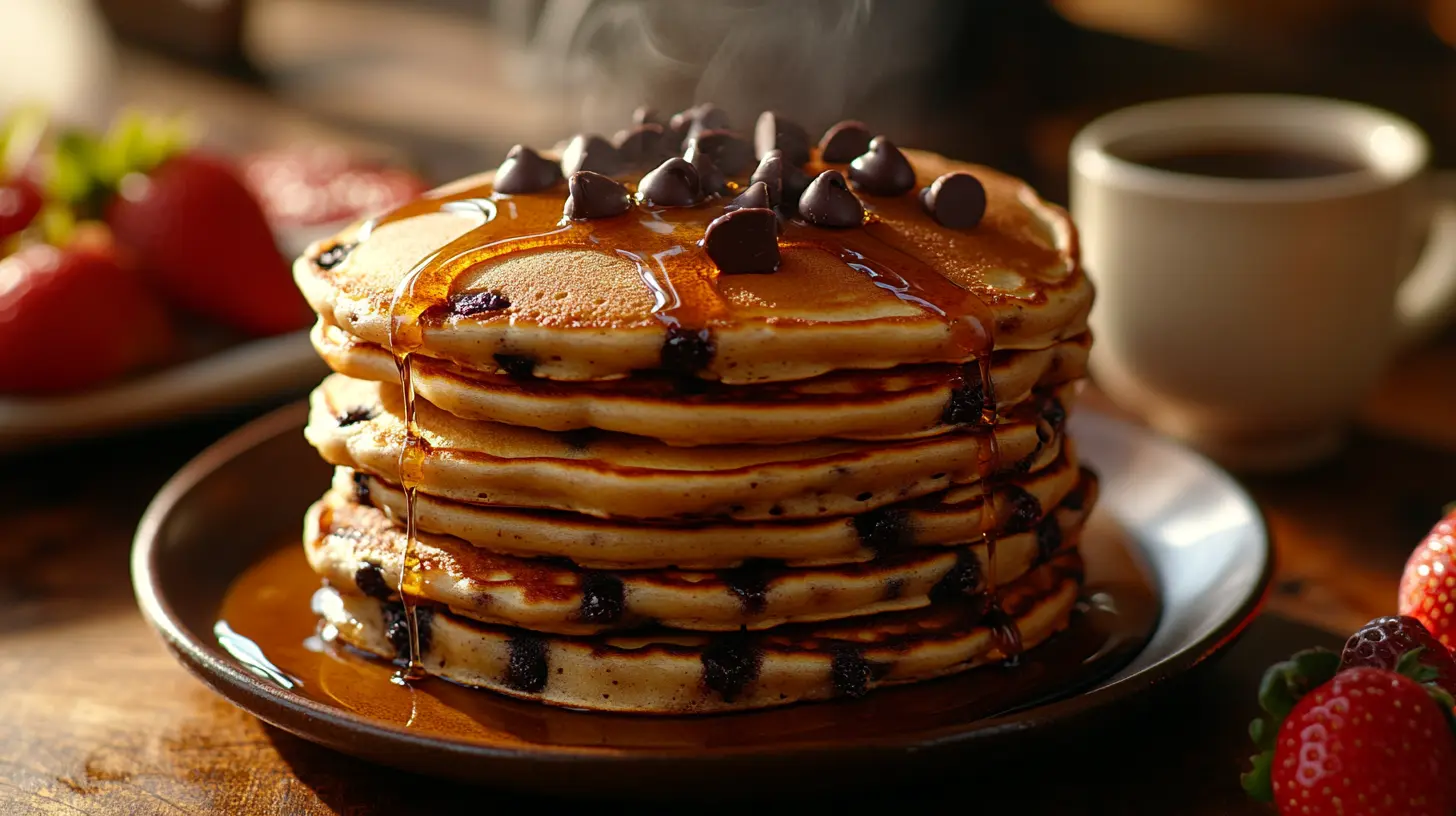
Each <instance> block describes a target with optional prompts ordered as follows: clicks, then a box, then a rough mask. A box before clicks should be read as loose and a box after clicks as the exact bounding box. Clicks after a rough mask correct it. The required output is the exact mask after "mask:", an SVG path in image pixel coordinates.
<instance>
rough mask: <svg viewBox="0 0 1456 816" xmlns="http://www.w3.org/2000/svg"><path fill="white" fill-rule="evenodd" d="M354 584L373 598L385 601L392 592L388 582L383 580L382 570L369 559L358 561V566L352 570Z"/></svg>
mask: <svg viewBox="0 0 1456 816" xmlns="http://www.w3.org/2000/svg"><path fill="white" fill-rule="evenodd" d="M354 586H356V587H358V588H359V591H360V592H362V593H364V594H365V595H368V596H369V597H371V598H374V599H375V600H380V601H387V600H389V598H390V596H391V595H393V594H394V590H392V589H390V588H389V582H388V581H385V580H384V571H383V570H381V569H380V568H379V565H378V564H374V563H371V562H369V561H364V562H362V563H360V564H359V568H358V569H356V570H354Z"/></svg>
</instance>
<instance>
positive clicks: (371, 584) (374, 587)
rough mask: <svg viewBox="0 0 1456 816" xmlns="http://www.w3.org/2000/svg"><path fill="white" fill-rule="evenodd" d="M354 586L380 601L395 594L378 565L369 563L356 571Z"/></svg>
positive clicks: (362, 564) (361, 565) (366, 562)
mask: <svg viewBox="0 0 1456 816" xmlns="http://www.w3.org/2000/svg"><path fill="white" fill-rule="evenodd" d="M354 586H357V587H358V588H359V591H360V592H362V593H364V594H365V595H368V596H369V597H371V598H374V599H376V600H380V601H387V600H389V596H391V595H393V594H394V591H393V590H391V589H390V588H389V582H388V581H385V580H384V571H383V570H381V569H380V568H379V565H378V564H375V563H372V562H369V561H365V562H363V563H361V564H360V565H359V568H358V569H356V570H354ZM406 645H408V644H406Z"/></svg>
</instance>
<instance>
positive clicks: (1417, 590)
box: [1396, 510, 1456, 649]
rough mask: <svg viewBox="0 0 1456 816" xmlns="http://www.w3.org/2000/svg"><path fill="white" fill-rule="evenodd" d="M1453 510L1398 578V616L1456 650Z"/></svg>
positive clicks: (1455, 512)
mask: <svg viewBox="0 0 1456 816" xmlns="http://www.w3.org/2000/svg"><path fill="white" fill-rule="evenodd" d="M1453 559H1456V510H1452V511H1451V512H1450V513H1448V514H1447V515H1446V517H1445V518H1443V519H1441V521H1440V522H1439V523H1437V524H1436V526H1435V527H1433V528H1432V529H1431V532H1430V534H1429V535H1427V536H1426V537H1425V539H1423V540H1422V541H1421V543H1420V545H1418V546H1417V547H1416V549H1415V552H1412V553H1411V556H1410V560H1409V561H1407V562H1406V563H1405V573H1404V574H1402V575H1401V577H1400V592H1399V596H1398V598H1397V601H1396V605H1397V607H1398V609H1399V610H1400V614H1402V615H1409V616H1411V617H1412V618H1415V619H1416V620H1418V621H1420V622H1421V624H1422V625H1423V626H1425V627H1426V629H1427V630H1429V631H1430V633H1431V634H1433V635H1435V636H1436V639H1437V640H1439V641H1441V644H1442V645H1444V646H1445V647H1446V648H1447V649H1456V560H1453Z"/></svg>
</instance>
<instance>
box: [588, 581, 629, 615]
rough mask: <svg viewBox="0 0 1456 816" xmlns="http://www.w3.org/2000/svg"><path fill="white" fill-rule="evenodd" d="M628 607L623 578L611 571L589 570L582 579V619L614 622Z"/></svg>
mask: <svg viewBox="0 0 1456 816" xmlns="http://www.w3.org/2000/svg"><path fill="white" fill-rule="evenodd" d="M625 608H626V598H625V589H624V587H623V586H622V579H621V578H618V577H617V576H615V575H613V574H611V573H609V572H588V573H587V574H586V575H584V576H582V579H581V619H582V620H583V621H586V622H587V623H614V622H616V621H618V620H620V619H621V618H622V612H623V610H624V609H625Z"/></svg>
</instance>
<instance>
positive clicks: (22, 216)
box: [0, 178, 45, 238]
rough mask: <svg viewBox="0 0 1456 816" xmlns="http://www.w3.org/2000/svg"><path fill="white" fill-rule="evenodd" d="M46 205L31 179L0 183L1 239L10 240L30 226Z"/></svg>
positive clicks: (17, 179) (16, 179) (15, 179)
mask: <svg viewBox="0 0 1456 816" xmlns="http://www.w3.org/2000/svg"><path fill="white" fill-rule="evenodd" d="M44 204H45V199H44V198H43V197H42V196H41V192H40V188H39V187H37V186H36V185H35V182H33V181H30V180H29V179H24V178H14V179H10V180H9V181H6V182H4V183H0V238H9V237H10V236H12V235H14V234H15V233H17V232H20V231H21V230H23V229H25V228H26V227H28V226H30V222H32V221H34V220H35V217H36V216H37V215H40V208H41V206H42V205H44Z"/></svg>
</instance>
